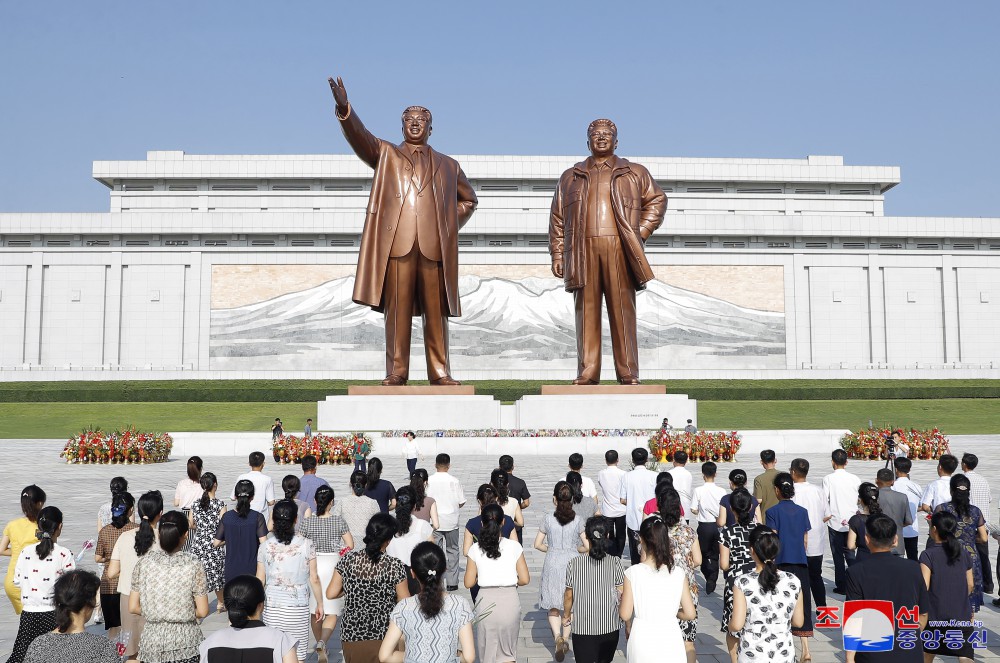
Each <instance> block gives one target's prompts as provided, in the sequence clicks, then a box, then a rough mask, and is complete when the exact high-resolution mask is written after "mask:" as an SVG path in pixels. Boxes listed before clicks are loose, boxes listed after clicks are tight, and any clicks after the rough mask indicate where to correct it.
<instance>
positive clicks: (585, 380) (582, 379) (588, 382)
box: [573, 377, 601, 386]
mask: <svg viewBox="0 0 1000 663" xmlns="http://www.w3.org/2000/svg"><path fill="white" fill-rule="evenodd" d="M573 384H575V385H578V386H582V385H592V384H601V383H600V382H598V381H597V380H591V379H590V378H585V377H579V378H577V379H575V380H573Z"/></svg>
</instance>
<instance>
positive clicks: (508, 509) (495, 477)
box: [490, 470, 524, 527]
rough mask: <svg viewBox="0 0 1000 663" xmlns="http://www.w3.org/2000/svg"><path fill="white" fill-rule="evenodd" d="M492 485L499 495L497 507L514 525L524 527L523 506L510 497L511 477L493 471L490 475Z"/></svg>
mask: <svg viewBox="0 0 1000 663" xmlns="http://www.w3.org/2000/svg"><path fill="white" fill-rule="evenodd" d="M490 484H491V485H492V486H493V490H495V491H496V494H497V505H499V507H500V508H501V509H503V512H504V514H505V515H507V516H510V519H511V520H513V521H514V524H515V525H517V526H518V527H524V516H522V515H521V504H520V503H519V502H518V501H517V500H516V499H515V498H513V497H511V496H510V475H508V474H507V473H506V472H505V471H503V470H493V472H492V473H491V474H490Z"/></svg>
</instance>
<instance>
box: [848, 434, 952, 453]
mask: <svg viewBox="0 0 1000 663" xmlns="http://www.w3.org/2000/svg"><path fill="white" fill-rule="evenodd" d="M893 433H899V435H900V436H902V438H903V444H905V445H906V446H907V447H908V448H909V450H908V451H906V453H905V455H906V456H907V457H909V458H912V459H916V460H937V459H938V458H940V457H941V456H942V455H944V454H947V453H951V447H950V445H949V444H948V438H947V437H946V436H945V435H944V433H942V432H941V431H940V430H938V429H937V428H932V429H930V430H917V429H915V428H911V429H909V430H904V429H902V428H867V429H864V430H860V431H858V432H856V433H848V434H846V435H844V436H843V437H842V438H840V446H841V447H842V448H843V449H844V451H846V452H847V455H848V456H850V457H851V458H858V459H865V460H877V459H882V460H884V459H885V457H886V454H887V448H886V447H887V445H886V441H887V440H888V439H889V438H890V437H891V436H892V434H893ZM901 451H902V450H900V449H897V450H896V455H904V454H902V453H900V452H901Z"/></svg>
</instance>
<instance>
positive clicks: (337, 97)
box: [327, 76, 347, 110]
mask: <svg viewBox="0 0 1000 663" xmlns="http://www.w3.org/2000/svg"><path fill="white" fill-rule="evenodd" d="M327 80H328V81H329V82H330V91H331V92H333V100H334V101H336V102H337V108H338V109H340V110H346V109H347V88H346V87H344V79H342V78H341V77H340V76H337V80H333V78H329V79H327Z"/></svg>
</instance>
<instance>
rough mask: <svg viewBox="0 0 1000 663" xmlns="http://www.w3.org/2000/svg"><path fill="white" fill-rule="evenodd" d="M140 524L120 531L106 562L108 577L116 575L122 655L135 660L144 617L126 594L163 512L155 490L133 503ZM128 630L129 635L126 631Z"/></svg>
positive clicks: (154, 536) (160, 495)
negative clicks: (123, 644)
mask: <svg viewBox="0 0 1000 663" xmlns="http://www.w3.org/2000/svg"><path fill="white" fill-rule="evenodd" d="M135 511H136V517H137V518H138V519H139V527H138V528H136V529H133V530H130V531H127V532H125V533H123V534H122V535H121V536H119V537H118V540H117V541H116V542H115V546H114V548H113V549H112V550H111V563H110V564H108V578H111V579H115V578H117V579H118V594H119V596H120V597H121V599H120V605H121V608H120V610H121V618H122V637H123V638H125V639H126V645H125V655H126V656H127V657H128V659H127V660H133V661H134V660H136V656H137V655H138V653H139V640H140V639H141V637H142V629H143V627H144V626H145V620H144V619H143V618H142V616H141V615H136V614H133V613H132V612H131V611H130V610H129V597H130V595H131V594H132V589H133V586H132V575H133V573H134V571H135V566H136V564H137V563H138V562H139V559H140V558H141V557H142V556H144V555H145V554H146V553H148V552H149V550H150V549H151V548H152V547H153V544H154V543H156V541H157V539H158V537H159V532H158V531H157V524H158V523H159V522H160V516H161V515H162V514H163V495H162V494H160V491H158V490H151V491H149V492H148V493H143V495H142V496H141V497H140V498H139V501H138V502H136V505H135ZM125 634H128V635H125Z"/></svg>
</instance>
